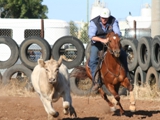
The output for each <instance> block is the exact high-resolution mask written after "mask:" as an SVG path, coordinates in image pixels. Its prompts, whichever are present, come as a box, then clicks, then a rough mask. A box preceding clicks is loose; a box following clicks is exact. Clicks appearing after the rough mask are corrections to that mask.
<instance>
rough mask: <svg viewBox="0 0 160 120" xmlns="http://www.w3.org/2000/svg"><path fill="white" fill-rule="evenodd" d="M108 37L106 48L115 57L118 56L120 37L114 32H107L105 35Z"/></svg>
mask: <svg viewBox="0 0 160 120" xmlns="http://www.w3.org/2000/svg"><path fill="white" fill-rule="evenodd" d="M106 37H108V38H109V42H108V45H107V47H108V50H109V52H110V53H111V54H113V55H114V56H115V57H119V56H120V46H121V45H120V37H119V36H118V34H115V33H114V32H109V33H108V34H107V36H106Z"/></svg>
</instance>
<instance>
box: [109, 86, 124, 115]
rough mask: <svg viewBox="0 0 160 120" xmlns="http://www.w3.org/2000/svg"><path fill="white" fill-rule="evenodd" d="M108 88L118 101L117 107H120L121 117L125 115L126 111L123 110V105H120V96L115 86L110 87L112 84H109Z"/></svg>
mask: <svg viewBox="0 0 160 120" xmlns="http://www.w3.org/2000/svg"><path fill="white" fill-rule="evenodd" d="M117 87H118V86H117ZM107 88H108V90H109V91H110V92H111V94H112V95H113V96H114V98H115V99H116V100H117V105H119V108H120V114H121V115H122V114H124V109H123V107H122V105H121V103H120V96H119V95H118V89H117V90H115V86H113V85H110V84H108V86H107ZM118 88H119V87H118Z"/></svg>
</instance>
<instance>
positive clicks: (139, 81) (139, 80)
mask: <svg viewBox="0 0 160 120" xmlns="http://www.w3.org/2000/svg"><path fill="white" fill-rule="evenodd" d="M145 82H146V72H145V71H143V70H142V68H141V67H140V66H138V67H137V69H136V71H135V77H134V86H138V87H144V84H145Z"/></svg>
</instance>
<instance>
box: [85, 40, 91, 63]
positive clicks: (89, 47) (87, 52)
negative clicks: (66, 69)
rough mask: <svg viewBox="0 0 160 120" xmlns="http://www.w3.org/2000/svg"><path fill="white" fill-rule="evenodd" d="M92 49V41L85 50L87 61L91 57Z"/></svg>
mask: <svg viewBox="0 0 160 120" xmlns="http://www.w3.org/2000/svg"><path fill="white" fill-rule="evenodd" d="M90 49H91V41H90V42H88V44H87V46H86V49H85V57H86V60H88V59H89V56H90Z"/></svg>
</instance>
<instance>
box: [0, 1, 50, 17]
mask: <svg viewBox="0 0 160 120" xmlns="http://www.w3.org/2000/svg"><path fill="white" fill-rule="evenodd" d="M42 2H43V0H0V8H1V11H2V12H1V18H39V19H44V18H48V17H47V15H46V13H48V7H47V6H46V5H42Z"/></svg>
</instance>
